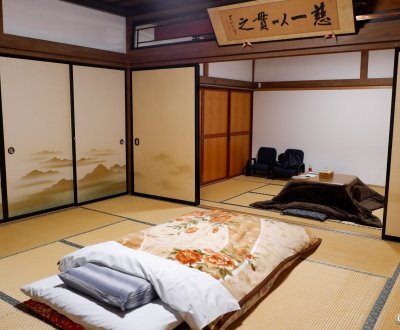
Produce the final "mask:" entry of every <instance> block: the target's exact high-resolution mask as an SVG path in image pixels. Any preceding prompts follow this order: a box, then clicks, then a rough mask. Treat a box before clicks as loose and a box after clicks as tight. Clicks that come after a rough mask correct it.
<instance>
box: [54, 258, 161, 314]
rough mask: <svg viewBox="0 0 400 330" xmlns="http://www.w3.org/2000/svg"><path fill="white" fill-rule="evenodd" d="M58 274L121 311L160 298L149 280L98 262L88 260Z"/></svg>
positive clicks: (72, 285)
mask: <svg viewBox="0 0 400 330" xmlns="http://www.w3.org/2000/svg"><path fill="white" fill-rule="evenodd" d="M58 276H59V277H60V279H61V280H62V281H63V282H64V283H65V284H66V285H67V286H68V287H70V288H73V289H75V290H77V291H79V292H82V293H85V294H87V295H89V296H91V297H93V298H95V299H97V300H99V301H101V302H104V303H107V304H109V305H112V306H115V307H119V308H120V309H121V311H125V310H128V309H132V308H136V307H140V306H142V305H144V304H148V303H149V302H151V301H152V300H154V299H157V298H158V295H157V293H156V291H155V290H154V288H153V286H152V285H151V283H150V282H148V281H147V280H145V279H143V278H140V277H136V276H133V275H129V274H126V273H123V272H120V271H118V270H115V269H111V268H108V267H106V266H103V265H99V264H94V263H87V264H85V265H83V266H80V267H77V268H71V269H68V270H67V271H65V272H62V273H60V274H58Z"/></svg>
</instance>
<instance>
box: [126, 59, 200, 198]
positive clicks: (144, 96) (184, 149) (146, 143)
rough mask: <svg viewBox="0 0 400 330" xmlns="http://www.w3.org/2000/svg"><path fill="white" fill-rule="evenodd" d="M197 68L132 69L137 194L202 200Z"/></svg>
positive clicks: (134, 158)
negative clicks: (198, 164)
mask: <svg viewBox="0 0 400 330" xmlns="http://www.w3.org/2000/svg"><path fill="white" fill-rule="evenodd" d="M195 77H196V74H195V68H194V67H182V68H166V69H154V70H143V71H133V72H132V108H133V135H134V141H135V143H134V150H133V161H134V162H133V163H134V192H135V193H138V194H145V195H151V196H156V197H162V198H167V199H172V200H179V201H185V202H189V203H198V199H199V193H198V188H199V186H198V182H197V180H196V174H197V173H196V171H197V167H196V139H197V137H196V102H195V89H196V86H195V81H196V79H195Z"/></svg>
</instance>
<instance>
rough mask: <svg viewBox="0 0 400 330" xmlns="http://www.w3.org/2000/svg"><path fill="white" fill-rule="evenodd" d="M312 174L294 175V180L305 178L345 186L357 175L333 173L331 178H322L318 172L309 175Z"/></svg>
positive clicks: (305, 179)
mask: <svg viewBox="0 0 400 330" xmlns="http://www.w3.org/2000/svg"><path fill="white" fill-rule="evenodd" d="M307 175H310V174H309V173H304V174H300V175H296V176H293V177H292V179H293V180H296V181H297V180H304V181H308V182H318V183H324V184H332V185H338V186H344V185H349V184H351V183H352V182H354V181H355V180H356V179H357V177H356V176H354V175H348V174H336V173H334V174H333V177H332V178H330V179H321V178H320V177H319V175H318V174H316V176H307Z"/></svg>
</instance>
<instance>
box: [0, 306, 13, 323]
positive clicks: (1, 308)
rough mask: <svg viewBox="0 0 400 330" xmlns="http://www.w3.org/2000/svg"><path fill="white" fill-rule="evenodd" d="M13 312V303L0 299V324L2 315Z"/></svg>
mask: <svg viewBox="0 0 400 330" xmlns="http://www.w3.org/2000/svg"><path fill="white" fill-rule="evenodd" d="M14 312H15V307H14V306H13V305H11V304H9V303H6V302H5V301H2V300H0V324H2V322H1V318H2V317H4V316H6V315H9V314H12V313H14ZM0 329H1V328H0Z"/></svg>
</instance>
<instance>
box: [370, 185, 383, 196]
mask: <svg viewBox="0 0 400 330" xmlns="http://www.w3.org/2000/svg"><path fill="white" fill-rule="evenodd" d="M369 187H370V188H371V189H373V190H375V191H376V192H378V193H379V194H381V195H382V196H385V187H381V186H369Z"/></svg>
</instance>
